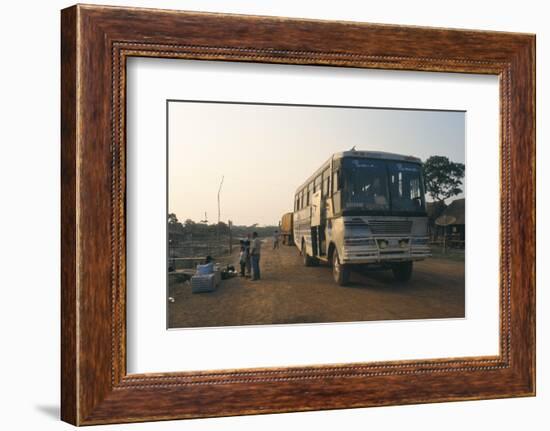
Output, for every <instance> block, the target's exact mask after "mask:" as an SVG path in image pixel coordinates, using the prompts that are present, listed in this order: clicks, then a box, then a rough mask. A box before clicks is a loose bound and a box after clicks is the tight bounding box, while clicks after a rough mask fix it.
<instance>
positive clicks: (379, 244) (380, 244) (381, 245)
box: [378, 239, 388, 248]
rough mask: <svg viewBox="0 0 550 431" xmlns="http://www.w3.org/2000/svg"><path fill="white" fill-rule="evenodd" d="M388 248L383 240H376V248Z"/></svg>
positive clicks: (386, 242)
mask: <svg viewBox="0 0 550 431" xmlns="http://www.w3.org/2000/svg"><path fill="white" fill-rule="evenodd" d="M387 246H388V241H386V240H385V239H379V240H378V247H380V248H386V247H387Z"/></svg>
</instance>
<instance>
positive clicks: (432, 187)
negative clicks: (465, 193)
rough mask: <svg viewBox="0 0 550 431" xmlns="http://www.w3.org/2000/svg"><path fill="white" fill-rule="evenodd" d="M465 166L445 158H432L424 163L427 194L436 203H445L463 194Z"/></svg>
mask: <svg viewBox="0 0 550 431" xmlns="http://www.w3.org/2000/svg"><path fill="white" fill-rule="evenodd" d="M464 169H465V166H464V164H463V163H455V162H451V161H450V160H449V159H448V158H447V157H445V156H431V157H429V158H428V159H427V160H426V161H425V162H424V180H425V182H426V193H428V194H429V195H430V197H431V198H432V199H433V200H434V201H439V202H441V201H445V199H448V198H450V197H451V196H456V195H458V194H460V193H462V188H461V187H462V179H463V178H464Z"/></svg>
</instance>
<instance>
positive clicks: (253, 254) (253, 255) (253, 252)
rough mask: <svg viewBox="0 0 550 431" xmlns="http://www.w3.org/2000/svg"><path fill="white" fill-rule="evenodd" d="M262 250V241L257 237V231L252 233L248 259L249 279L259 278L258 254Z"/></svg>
mask: <svg viewBox="0 0 550 431" xmlns="http://www.w3.org/2000/svg"><path fill="white" fill-rule="evenodd" d="M261 251H262V242H261V241H260V238H258V232H253V233H252V242H251V244H250V261H251V263H252V278H251V280H259V279H260V254H261Z"/></svg>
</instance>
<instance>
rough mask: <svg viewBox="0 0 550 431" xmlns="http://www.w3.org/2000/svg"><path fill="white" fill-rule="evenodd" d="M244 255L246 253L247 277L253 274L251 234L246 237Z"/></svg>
mask: <svg viewBox="0 0 550 431" xmlns="http://www.w3.org/2000/svg"><path fill="white" fill-rule="evenodd" d="M243 244H244V255H245V270H246V271H245V277H250V274H251V272H252V271H251V269H252V268H251V266H252V265H251V263H250V234H249V233H247V234H246V239H245V240H244V243H243Z"/></svg>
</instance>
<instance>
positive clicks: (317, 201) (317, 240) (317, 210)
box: [311, 190, 323, 256]
mask: <svg viewBox="0 0 550 431" xmlns="http://www.w3.org/2000/svg"><path fill="white" fill-rule="evenodd" d="M322 210H323V208H322V206H321V190H317V191H316V192H315V193H313V196H312V197H311V246H312V248H313V255H314V256H319V255H320V254H321V252H320V251H321V250H322V247H321V242H322V235H323V234H322V231H323V229H322V227H321V219H322Z"/></svg>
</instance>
